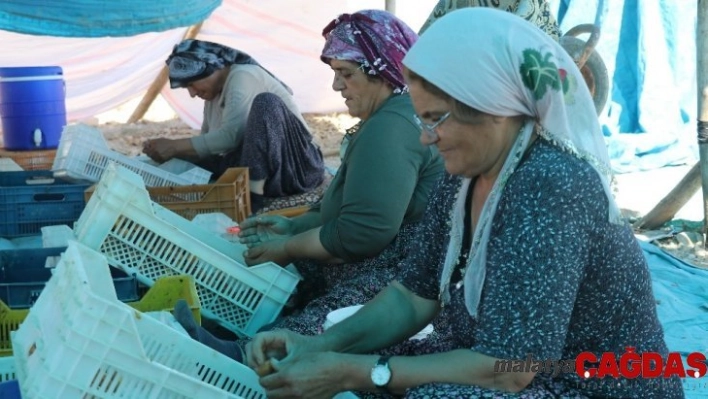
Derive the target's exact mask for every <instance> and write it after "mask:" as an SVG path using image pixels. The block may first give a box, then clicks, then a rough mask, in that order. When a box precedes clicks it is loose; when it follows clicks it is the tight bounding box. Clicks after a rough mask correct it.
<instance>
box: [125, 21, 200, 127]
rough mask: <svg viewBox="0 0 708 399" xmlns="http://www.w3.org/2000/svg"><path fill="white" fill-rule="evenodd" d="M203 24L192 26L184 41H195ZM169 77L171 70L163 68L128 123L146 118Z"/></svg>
mask: <svg viewBox="0 0 708 399" xmlns="http://www.w3.org/2000/svg"><path fill="white" fill-rule="evenodd" d="M203 23H204V22H200V23H198V24H196V25H192V26H190V27H189V29H187V32H186V33H185V34H184V38H183V40H186V39H194V38H195V37H197V34H199V30H200V29H201V28H202V24H203ZM168 77H169V69H167V66H164V67H162V70H161V71H160V73H159V74H158V75H157V77H156V78H155V80H154V81H153V82H152V84H151V85H150V87H149V88H148V89H147V92H145V95H144V96H143V99H142V100H140V104H138V106H137V107H135V111H133V114H132V115H130V118H128V122H127V123H135V122H137V121H139V120H140V119H142V118H143V116H145V113H146V112H147V110H148V109H149V108H150V105H152V102H153V101H155V98H157V95H158V94H160V90H162V87H163V86H165V83H167V78H168Z"/></svg>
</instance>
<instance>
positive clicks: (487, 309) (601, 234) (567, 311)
mask: <svg viewBox="0 0 708 399" xmlns="http://www.w3.org/2000/svg"><path fill="white" fill-rule="evenodd" d="M460 184H461V179H460V178H457V177H453V176H449V175H448V176H446V177H445V178H443V179H442V180H441V183H440V185H439V187H437V189H436V190H435V191H434V193H433V195H432V196H431V199H430V202H429V208H428V212H427V214H426V217H425V219H424V220H423V227H422V228H421V234H420V235H419V236H418V237H417V238H416V242H415V243H414V246H413V249H412V250H411V254H410V257H409V258H408V259H407V261H406V265H405V267H404V271H403V273H402V275H401V276H399V278H398V279H399V281H401V283H402V284H403V285H404V286H406V287H407V288H409V289H410V290H412V291H413V292H415V293H416V294H417V295H419V296H421V297H424V298H429V299H437V298H438V297H439V295H440V288H439V287H440V276H441V268H442V264H443V259H444V257H445V250H446V248H447V242H448V240H449V234H448V233H446V234H441V232H447V231H449V227H447V226H449V223H450V216H449V215H450V211H451V209H452V206H453V203H454V200H455V196H456V194H457V191H458V189H459V187H460ZM607 212H608V201H607V198H606V196H605V193H604V191H603V189H602V186H601V184H600V181H599V178H598V175H597V173H596V172H595V171H594V170H593V169H592V167H591V166H590V165H589V164H587V163H586V162H584V161H581V160H579V159H577V158H575V157H574V156H572V155H570V154H569V153H566V152H564V151H562V150H560V149H559V148H558V147H557V146H555V145H553V144H551V143H550V142H548V141H546V140H544V139H539V140H537V141H536V143H535V144H534V145H533V147H532V148H531V149H530V151H529V152H528V155H527V157H526V159H524V160H523V161H522V163H521V164H520V165H519V167H518V169H517V171H516V172H515V173H514V174H513V175H512V177H511V179H510V180H509V182H508V184H507V186H506V188H505V189H504V192H503V194H502V198H501V199H500V202H499V209H498V211H497V213H496V216H495V218H494V221H493V226H492V233H491V236H490V241H489V244H488V258H487V259H488V265H487V277H486V280H485V283H484V288H483V293H482V300H481V303H480V308H479V313H478V316H477V317H476V318H472V317H471V316H470V315H469V313H468V311H467V309H466V306H465V303H464V295H463V291H464V290H462V289H457V288H456V287H455V285H454V284H453V285H452V287H451V289H450V290H451V300H450V303H448V304H447V305H445V307H443V310H442V312H441V313H440V315H439V316H438V318H437V319H436V320H435V321H434V326H435V333H434V334H433V335H432V336H431V337H430V338H429V339H427V340H424V341H417V342H406V343H404V344H403V345H399V346H398V347H394V348H391V349H389V350H387V351H384V352H386V353H390V354H398V355H415V354H422V353H431V352H443V351H449V350H452V349H460V348H468V349H470V350H473V351H475V352H479V353H483V354H486V355H488V356H493V357H496V358H498V359H505V360H514V359H525V358H526V356H527V355H528V354H531V355H532V356H533V358H534V359H539V360H560V359H575V358H576V356H577V355H578V354H579V353H581V352H585V351H590V352H593V353H595V354H596V355H597V356H598V358H599V357H600V354H602V353H604V352H615V353H616V356H617V358H619V356H620V355H621V354H622V353H624V350H625V347H626V346H633V347H635V348H636V351H637V352H638V353H642V352H658V353H660V354H662V355H664V356H666V354H667V353H668V348H667V347H666V344H665V342H664V335H663V330H662V328H661V325H660V324H659V321H658V318H657V314H656V305H655V300H654V296H653V292H652V287H651V280H650V276H649V271H648V267H647V264H646V261H645V259H644V256H643V254H642V252H641V249H640V248H639V246H638V245H637V243H636V241H635V238H634V236H633V233H632V231H631V229H630V227H629V226H627V225H622V226H618V225H614V224H610V223H609V222H608V220H607V219H608V218H607ZM458 280H459V276H458V278H457V279H456V280H453V281H454V282H456V281H458ZM362 396H376V395H370V394H366V395H364V394H362ZM405 397H406V398H411V399H419V398H420V399H422V398H506V397H514V398H590V397H610V398H657V399H658V398H683V397H684V395H683V389H682V386H681V382H680V380H679V379H678V378H672V379H661V381H656V380H652V379H643V378H637V379H634V380H627V379H623V378H619V379H613V378H606V379H602V380H600V379H589V380H583V379H581V378H580V377H579V376H578V375H577V374H576V373H575V372H572V373H561V374H559V375H557V376H553V375H551V374H549V373H538V374H537V375H536V377H535V378H534V379H533V381H532V382H531V384H530V385H529V386H528V387H527V388H526V389H525V390H524V391H522V392H521V393H519V394H506V393H504V392H500V391H496V390H490V389H485V388H481V387H477V386H463V385H453V384H427V385H423V386H418V387H415V388H411V389H409V390H408V391H407V393H406V395H405Z"/></svg>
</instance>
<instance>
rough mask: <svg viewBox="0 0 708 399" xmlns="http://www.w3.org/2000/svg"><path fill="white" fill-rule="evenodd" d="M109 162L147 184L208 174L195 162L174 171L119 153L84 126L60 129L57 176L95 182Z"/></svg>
mask: <svg viewBox="0 0 708 399" xmlns="http://www.w3.org/2000/svg"><path fill="white" fill-rule="evenodd" d="M110 163H116V164H118V165H120V166H122V167H124V168H126V169H129V170H131V171H133V172H134V173H136V174H138V175H140V176H141V177H142V178H143V180H144V182H145V185H146V186H148V187H160V186H169V185H189V184H202V183H207V182H208V181H209V176H210V175H211V173H209V172H208V171H206V170H204V169H202V168H199V167H197V166H196V165H195V166H194V168H192V169H190V170H187V171H186V172H183V173H180V174H174V173H170V172H167V171H165V170H162V169H160V168H158V167H156V166H153V165H150V164H148V163H146V162H142V161H140V160H137V159H134V158H131V157H128V156H126V155H123V154H120V153H118V152H115V151H113V150H111V149H110V147H109V146H108V144H107V143H106V141H105V139H104V138H103V135H102V133H101V131H100V130H98V129H95V128H91V127H88V126H85V125H73V126H69V127H67V128H66V129H65V130H64V132H63V133H62V137H61V139H60V141H59V148H58V150H57V156H56V158H55V160H54V164H53V165H52V170H53V171H54V172H55V174H56V175H57V176H70V177H73V178H79V179H86V180H89V181H92V182H97V181H99V180H100V179H101V176H102V175H103V172H104V171H105V170H106V168H107V167H108V165H109V164H110Z"/></svg>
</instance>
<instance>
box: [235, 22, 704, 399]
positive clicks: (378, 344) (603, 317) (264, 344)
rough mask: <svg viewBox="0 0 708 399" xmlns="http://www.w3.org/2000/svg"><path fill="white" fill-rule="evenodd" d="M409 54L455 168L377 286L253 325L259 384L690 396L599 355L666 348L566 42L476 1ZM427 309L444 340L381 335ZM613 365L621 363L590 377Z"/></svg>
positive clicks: (482, 393)
mask: <svg viewBox="0 0 708 399" xmlns="http://www.w3.org/2000/svg"><path fill="white" fill-rule="evenodd" d="M404 65H405V66H406V67H407V68H408V71H407V79H408V82H409V88H410V93H411V97H412V99H413V105H414V108H415V110H416V113H417V115H418V117H419V119H420V123H419V124H420V125H421V128H422V131H423V132H422V136H421V140H422V141H423V142H424V143H427V144H431V145H433V144H434V145H436V146H437V147H438V149H439V150H440V153H441V155H442V157H443V159H444V161H445V168H446V170H447V172H448V175H447V176H446V177H444V178H443V179H442V180H441V182H440V184H439V186H438V187H437V188H436V191H435V193H434V194H433V196H431V199H430V202H429V205H428V209H427V212H426V219H425V220H424V227H423V230H422V233H421V234H420V235H419V236H418V237H417V239H416V242H417V245H414V248H415V249H414V251H413V253H412V254H411V256H409V257H408V258H407V259H406V261H405V262H406V263H405V265H404V269H405V270H406V271H405V272H404V273H403V274H402V275H400V276H399V278H398V279H397V280H396V281H394V282H393V283H392V284H391V285H390V286H389V287H388V288H387V289H386V290H384V291H383V292H382V293H380V294H379V295H378V296H377V297H376V298H374V299H373V300H372V301H371V302H369V303H367V304H366V306H364V307H363V308H362V310H360V311H359V312H357V313H356V314H355V315H354V316H352V317H350V318H349V319H347V320H344V321H343V322H341V323H339V324H337V325H335V326H334V327H332V328H330V329H328V330H327V331H326V332H325V333H324V334H323V335H321V336H317V337H303V336H299V335H296V334H293V333H289V332H284V331H279V332H270V333H265V334H262V335H258V336H256V338H255V339H254V340H253V341H252V344H251V347H250V348H249V350H248V356H249V363H250V364H251V365H252V366H254V367H257V366H260V365H262V364H264V363H265V362H266V361H270V362H271V364H272V365H273V368H274V372H273V373H272V374H270V375H268V376H266V377H263V378H261V380H260V382H261V384H262V385H263V387H265V388H266V390H267V393H268V397H269V398H271V397H272V398H280V397H298V395H301V396H302V397H327V396H328V395H329V397H331V396H332V394H333V393H336V392H340V391H346V390H354V391H369V392H377V391H378V392H384V393H386V392H392V393H394V394H404V395H405V396H406V397H407V398H432V397H446V398H448V397H459V398H480V397H495V398H496V397H506V396H507V395H508V396H512V393H515V394H517V395H518V394H520V395H518V396H517V395H514V396H513V397H524V398H546V397H562V398H576V397H579V398H585V397H622V398H625V397H641V398H650V397H654V398H681V397H683V390H682V387H681V382H680V380H679V379H678V378H677V377H675V376H674V377H672V378H666V379H664V378H662V379H661V381H660V383H657V382H656V381H654V380H652V379H648V378H625V377H623V376H622V375H619V374H618V373H613V372H612V371H611V370H612V368H611V367H609V368H608V364H609V363H608V362H605V361H604V359H605V358H603V362H599V359H600V358H601V357H602V356H603V354H611V355H609V356H614V357H615V359H617V360H619V359H620V358H621V357H622V355H623V354H624V353H625V350H627V349H626V348H627V347H631V350H633V351H634V354H639V355H641V354H643V353H647V352H651V353H658V354H659V355H660V356H661V357H662V359H664V361H666V360H667V356H668V349H667V347H666V344H665V342H664V336H663V331H662V328H661V325H660V324H659V321H658V318H657V314H656V305H655V302H654V296H653V293H652V287H651V280H650V277H649V272H648V268H647V264H646V261H645V259H644V257H643V254H642V252H641V250H640V248H639V246H638V245H637V243H636V241H635V239H634V236H633V234H632V230H631V228H630V227H629V226H628V225H627V224H626V223H625V222H624V221H623V220H622V218H621V215H620V212H619V210H618V208H617V206H616V205H615V202H614V200H613V198H612V195H611V191H610V184H609V182H610V173H609V172H610V171H609V168H608V156H607V151H606V148H605V144H604V141H603V136H602V134H601V131H600V127H599V124H598V122H597V119H596V116H595V110H594V107H593V103H592V99H591V97H590V93H589V92H588V90H587V88H586V86H585V85H584V84H582V76H581V75H580V72H579V71H578V69H577V67H576V66H575V64H574V63H573V60H572V59H571V58H570V57H569V56H568V54H567V53H566V52H565V51H564V50H563V48H561V47H560V46H559V45H558V44H557V43H556V42H554V41H553V40H552V39H550V38H549V37H548V35H546V34H545V33H543V32H542V31H540V30H539V29H538V28H536V27H535V26H534V25H532V24H530V23H528V22H526V21H524V20H523V19H521V18H519V17H517V16H514V15H511V14H509V13H506V12H502V11H498V10H492V9H485V8H470V9H464V10H458V11H455V12H452V13H450V14H449V15H446V16H445V17H443V18H441V19H440V20H439V21H437V22H436V23H435V24H433V25H432V26H431V27H430V29H429V30H428V31H426V33H425V34H424V35H422V36H421V37H420V39H419V41H418V42H417V43H416V44H415V45H414V46H413V47H412V48H411V50H410V51H409V52H408V54H407V55H406V57H405V59H404ZM430 321H434V325H435V330H436V332H435V333H434V334H442V335H444V336H447V337H448V338H449V339H448V340H447V341H445V340H440V339H437V338H439V337H433V339H430V340H429V343H430V347H429V348H418V350H419V351H418V352H416V353H411V352H409V353H400V352H399V353H395V352H392V351H391V350H390V349H386V348H389V347H391V345H393V344H395V343H398V342H400V341H402V340H405V339H406V338H408V337H409V336H411V335H413V334H415V333H416V332H417V331H418V330H419V329H420V328H422V327H423V326H425V325H426V323H428V322H430ZM422 345H423V346H424V345H425V341H423V342H422ZM337 352H342V353H337ZM421 352H424V353H427V354H426V355H420V354H421ZM366 353H378V354H377V355H364V354H366ZM581 354H583V356H585V357H584V358H583V357H581V358H578V356H579V355H581ZM391 355H393V357H391ZM412 355H420V356H412ZM271 357H272V358H275V359H280V360H273V359H267V358H271ZM593 357H595V360H596V362H593V361H592V360H593ZM577 359H580V360H581V361H580V362H579V368H577V369H576V360H577ZM598 363H602V364H600V365H601V366H602V367H601V368H599V369H598V367H599V365H598ZM615 364H616V363H615ZM634 367H639V366H637V365H635V366H634ZM662 367H663V365H662ZM600 370H602V372H601V371H600ZM608 370H610V374H609V375H612V376H613V377H615V375H614V374H618V375H616V377H618V378H612V377H606V378H604V379H600V378H598V377H597V376H596V373H598V372H600V374H602V373H604V371H608ZM615 370H617V369H615ZM636 370H637V371H638V369H636ZM586 371H587V373H588V374H587V376H589V378H586V373H585V372H586ZM687 371H688V370H687ZM693 371H698V372H699V373H703V374H705V367H703V368H702V369H700V368H698V369H696V370H692V371H690V372H691V373H692V372H693ZM625 376H626V375H625Z"/></svg>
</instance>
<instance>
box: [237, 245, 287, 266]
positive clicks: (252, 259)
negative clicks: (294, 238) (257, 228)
mask: <svg viewBox="0 0 708 399" xmlns="http://www.w3.org/2000/svg"><path fill="white" fill-rule="evenodd" d="M286 242H287V239H280V240H271V241H267V242H263V243H261V244H258V245H255V246H251V247H250V248H248V250H247V251H246V252H244V253H243V258H244V260H245V261H246V264H247V265H249V266H253V265H257V264H260V263H265V262H273V263H277V264H279V265H280V266H285V265H287V264H288V263H290V262H291V261H292V260H291V259H290V256H288V253H287V251H286V250H285V243H286Z"/></svg>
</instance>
